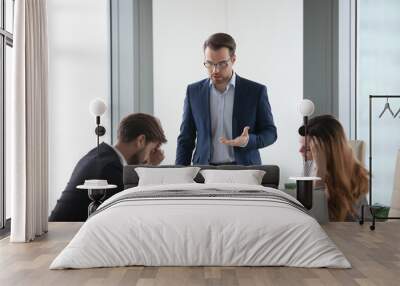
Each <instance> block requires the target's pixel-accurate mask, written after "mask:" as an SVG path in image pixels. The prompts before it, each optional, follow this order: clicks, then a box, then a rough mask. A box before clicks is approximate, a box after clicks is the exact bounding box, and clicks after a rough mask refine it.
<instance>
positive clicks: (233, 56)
mask: <svg viewBox="0 0 400 286" xmlns="http://www.w3.org/2000/svg"><path fill="white" fill-rule="evenodd" d="M231 62H232V64H234V63H235V62H236V55H232V56H231Z"/></svg>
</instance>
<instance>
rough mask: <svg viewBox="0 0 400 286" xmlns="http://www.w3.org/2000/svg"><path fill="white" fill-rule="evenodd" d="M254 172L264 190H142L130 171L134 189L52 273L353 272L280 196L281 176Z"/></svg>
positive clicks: (116, 199)
mask: <svg viewBox="0 0 400 286" xmlns="http://www.w3.org/2000/svg"><path fill="white" fill-rule="evenodd" d="M207 168H209V167H207ZM223 168H224V169H232V168H234V169H236V168H238V167H232V166H229V167H223ZM243 168H244V167H243ZM251 168H255V169H257V168H258V169H262V170H267V172H266V174H265V175H264V177H263V179H262V185H246V184H236V183H232V184H229V183H225V184H218V183H201V180H202V178H201V176H197V177H196V178H195V181H196V182H194V183H185V184H164V185H163V184H160V185H151V186H138V185H137V182H138V176H137V173H136V172H135V166H126V167H125V169H124V183H125V185H126V187H127V189H126V190H124V191H123V192H120V193H118V194H116V195H114V196H113V197H111V198H109V199H108V200H107V201H105V202H104V203H103V204H102V205H101V206H100V207H99V208H98V210H97V211H96V212H95V213H94V214H93V215H92V216H91V217H90V218H89V219H88V220H87V221H86V222H85V224H84V225H83V226H82V227H81V229H80V230H79V232H78V233H77V234H76V235H75V237H74V238H73V239H72V241H71V242H70V243H69V244H68V245H67V246H66V247H65V249H64V250H63V251H62V252H61V253H60V254H59V255H58V256H57V257H56V259H55V260H54V261H53V262H52V264H51V265H50V269H65V268H92V267H118V266H129V265H144V266H292V267H330V268H350V267H351V265H350V263H349V262H348V260H347V259H346V258H345V257H344V255H343V253H342V252H341V251H340V250H339V249H338V248H337V247H336V245H335V244H334V243H333V242H332V241H331V240H330V238H329V237H328V236H327V234H326V233H325V232H324V230H323V229H322V228H321V227H320V225H319V224H318V222H317V221H316V220H315V219H314V218H312V217H311V216H309V215H308V214H307V211H306V210H305V209H304V207H303V206H302V205H301V204H300V203H299V202H298V201H296V200H295V199H294V198H293V197H291V196H290V195H287V194H285V193H283V192H282V191H279V190H278V189H276V188H273V186H277V185H278V184H277V180H278V182H279V168H278V169H277V167H276V166H258V167H257V166H252V167H251ZM239 169H240V167H239ZM244 169H245V168H244ZM268 170H269V172H268ZM276 176H277V178H278V179H277V178H276ZM199 181H200V182H199Z"/></svg>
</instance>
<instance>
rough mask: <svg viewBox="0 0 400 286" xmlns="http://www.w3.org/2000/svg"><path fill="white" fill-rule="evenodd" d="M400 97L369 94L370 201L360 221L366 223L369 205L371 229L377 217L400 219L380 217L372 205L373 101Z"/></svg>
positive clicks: (373, 227)
mask: <svg viewBox="0 0 400 286" xmlns="http://www.w3.org/2000/svg"><path fill="white" fill-rule="evenodd" d="M383 98H384V99H389V98H400V95H370V96H369V202H368V205H361V219H360V221H359V223H360V224H361V225H362V224H364V208H365V207H368V209H369V211H370V212H371V215H372V224H371V225H370V226H369V228H370V229H371V230H375V222H376V219H384V220H387V219H400V217H378V216H376V214H375V211H376V210H375V209H374V207H373V206H372V102H373V100H374V99H383Z"/></svg>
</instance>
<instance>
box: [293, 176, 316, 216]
mask: <svg viewBox="0 0 400 286" xmlns="http://www.w3.org/2000/svg"><path fill="white" fill-rule="evenodd" d="M296 187H297V195H296V196H297V200H298V201H299V202H301V203H302V204H303V206H304V207H305V208H306V209H308V210H310V209H312V206H313V181H312V180H297V181H296Z"/></svg>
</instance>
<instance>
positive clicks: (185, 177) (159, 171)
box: [135, 167, 200, 186]
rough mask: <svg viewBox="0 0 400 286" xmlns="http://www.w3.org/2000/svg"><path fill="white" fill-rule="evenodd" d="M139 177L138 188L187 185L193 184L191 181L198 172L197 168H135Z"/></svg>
mask: <svg viewBox="0 0 400 286" xmlns="http://www.w3.org/2000/svg"><path fill="white" fill-rule="evenodd" d="M135 171H136V173H137V174H138V176H139V183H138V185H139V186H150V185H168V184H187V183H195V181H194V180H193V179H194V178H195V177H196V175H197V173H198V172H199V171H200V168H198V167H184V168H145V167H138V168H135Z"/></svg>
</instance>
